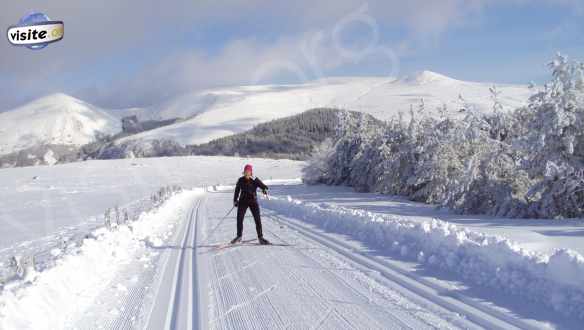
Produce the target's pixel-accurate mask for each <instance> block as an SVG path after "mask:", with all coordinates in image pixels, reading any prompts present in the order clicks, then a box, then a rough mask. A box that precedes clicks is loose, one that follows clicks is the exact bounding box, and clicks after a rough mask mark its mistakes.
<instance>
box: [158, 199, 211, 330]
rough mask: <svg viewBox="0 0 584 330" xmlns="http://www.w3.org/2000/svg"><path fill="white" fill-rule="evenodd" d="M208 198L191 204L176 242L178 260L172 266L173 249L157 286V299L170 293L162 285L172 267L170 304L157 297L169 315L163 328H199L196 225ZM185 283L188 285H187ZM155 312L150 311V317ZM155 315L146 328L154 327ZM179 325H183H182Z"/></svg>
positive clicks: (164, 317)
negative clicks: (164, 291)
mask: <svg viewBox="0 0 584 330" xmlns="http://www.w3.org/2000/svg"><path fill="white" fill-rule="evenodd" d="M204 198H205V196H204V195H203V196H199V197H197V199H196V200H195V203H194V205H192V206H191V207H190V209H189V211H188V212H187V216H186V217H185V219H184V222H185V223H186V224H185V225H183V226H181V227H180V228H181V229H180V230H181V231H180V232H181V234H179V235H178V237H177V238H176V239H175V242H177V241H178V239H179V238H180V243H179V246H178V247H177V248H178V255H177V256H176V261H175V262H174V263H173V264H170V263H169V262H171V260H172V259H173V256H172V250H171V251H170V253H169V254H168V259H167V260H166V262H165V266H164V267H163V268H164V269H163V270H162V272H161V282H160V283H158V285H159V287H158V289H157V293H156V296H155V297H158V296H159V294H160V293H161V290H167V288H163V287H162V286H161V285H163V284H164V274H165V273H166V272H167V271H168V267H173V268H174V272H173V277H172V284H171V286H170V287H169V288H168V290H169V291H170V297H169V299H168V301H167V302H163V301H159V299H162V298H158V299H157V301H156V302H155V304H156V303H158V304H165V303H166V304H167V305H168V307H167V308H166V312H164V314H163V315H162V317H163V320H164V321H163V324H164V326H163V328H164V329H186V328H189V329H193V328H194V329H198V328H199V324H198V320H199V318H198V316H199V315H200V313H199V308H198V305H199V299H198V298H199V295H198V283H197V282H198V277H197V269H196V267H197V266H196V263H197V260H196V253H195V252H196V251H195V250H196V244H195V242H196V237H197V233H198V230H197V226H198V222H199V211H200V207H201V205H202V204H203V200H204ZM185 281H186V283H185ZM153 308H154V306H153ZM152 313H153V310H152V309H151V311H150V314H152ZM151 318H152V315H150V316H149V317H148V322H147V325H146V326H147V327H149V328H152V327H155V326H153V325H152V324H150V323H151ZM179 323H180V324H179Z"/></svg>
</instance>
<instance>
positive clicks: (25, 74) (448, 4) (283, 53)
mask: <svg viewBox="0 0 584 330" xmlns="http://www.w3.org/2000/svg"><path fill="white" fill-rule="evenodd" d="M583 7H584V6H583V4H581V1H577V0H441V1H438V0H412V1H408V2H406V3H404V2H403V1H394V0H385V1H357V0H337V1H314V0H312V1H305V0H298V1H295V2H283V1H261V0H247V1H244V0H224V1H221V2H219V1H208V0H200V1H186V0H177V1H174V2H172V3H168V4H162V3H160V2H158V1H154V0H144V1H113V0H111V1H110V0H105V1H103V2H100V3H99V4H92V3H87V2H76V3H71V2H68V1H64V0H63V1H59V0H52V1H49V0H44V1H41V0H39V1H27V0H24V1H19V2H17V3H16V2H15V3H11V4H9V5H5V8H3V12H2V13H0V20H1V22H2V25H3V26H4V27H5V28H6V27H8V26H9V25H12V24H14V23H16V21H18V19H19V18H20V17H21V16H22V15H23V14H25V13H27V12H30V11H31V10H39V11H42V12H45V13H46V14H47V15H49V16H50V17H51V18H52V19H58V20H63V21H64V22H65V38H64V40H63V41H61V42H59V43H56V44H53V45H50V46H49V47H48V48H46V49H44V50H41V51H31V50H28V49H23V48H16V47H12V46H9V45H8V42H7V41H5V42H4V43H1V44H0V54H2V55H1V56H0V111H3V110H7V109H10V108H12V107H14V106H17V105H19V104H21V103H23V102H26V101H29V100H32V99H34V98H37V97H40V96H43V95H45V94H48V93H53V92H65V93H68V94H71V95H73V96H76V97H79V98H81V99H83V100H86V101H89V102H92V103H95V104H97V105H99V106H103V107H114V108H115V107H131V106H148V105H153V104H157V103H160V102H163V101H164V100H165V99H167V98H169V97H172V96H175V95H177V94H180V93H185V92H189V91H194V90H200V89H205V88H212V87H216V86H229V85H240V84H253V83H294V82H303V81H307V80H312V79H316V78H322V77H326V76H371V75H374V76H385V75H390V74H397V75H407V74H409V73H411V72H414V71H417V70H432V71H436V72H439V73H442V74H446V75H449V76H452V77H454V78H458V79H463V80H473V81H488V82H502V83H522V84H526V83H528V82H530V81H535V82H537V83H543V82H545V81H546V79H547V78H548V76H549V73H548V72H547V70H546V67H545V63H546V62H547V61H549V60H550V59H551V58H552V57H553V55H554V54H555V53H556V52H558V51H559V52H562V53H564V54H566V55H568V56H570V58H572V59H582V60H584V37H583V33H582V32H583V29H584V23H583V22H584V20H583V18H584V17H583V16H584V15H583V13H584V10H583ZM388 54H391V55H388Z"/></svg>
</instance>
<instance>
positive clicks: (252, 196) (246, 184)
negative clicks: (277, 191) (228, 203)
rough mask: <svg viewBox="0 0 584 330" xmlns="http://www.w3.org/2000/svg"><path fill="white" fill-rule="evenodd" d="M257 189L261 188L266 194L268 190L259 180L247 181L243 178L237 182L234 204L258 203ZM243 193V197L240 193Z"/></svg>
mask: <svg viewBox="0 0 584 330" xmlns="http://www.w3.org/2000/svg"><path fill="white" fill-rule="evenodd" d="M257 188H260V189H261V190H262V191H263V192H264V193H265V192H266V190H268V186H266V185H265V184H264V183H263V182H262V181H261V180H260V179H259V178H254V179H251V178H250V179H246V178H245V176H242V177H241V178H239V180H237V185H235V194H234V195H233V202H238V201H239V202H245V203H256V202H257V193H256V190H257ZM240 192H241V196H240V195H239V193H240Z"/></svg>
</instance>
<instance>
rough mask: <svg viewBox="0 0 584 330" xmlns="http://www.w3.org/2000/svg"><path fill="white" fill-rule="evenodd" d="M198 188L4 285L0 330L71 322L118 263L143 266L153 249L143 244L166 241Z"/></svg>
mask: <svg viewBox="0 0 584 330" xmlns="http://www.w3.org/2000/svg"><path fill="white" fill-rule="evenodd" d="M201 192H202V189H197V190H190V191H184V192H182V193H179V194H177V195H175V196H174V197H172V198H170V199H169V200H168V201H167V202H166V203H165V204H163V205H162V206H161V207H160V208H159V209H155V210H153V211H151V212H145V213H142V214H141V215H140V217H139V218H138V220H136V221H134V222H132V223H129V224H127V225H121V226H118V227H116V228H115V229H114V230H111V231H110V230H108V229H106V228H99V229H97V230H95V231H94V232H93V233H92V237H91V238H87V239H84V240H83V242H82V244H80V246H78V247H77V248H75V249H72V250H71V251H68V253H67V254H63V255H62V256H61V257H60V258H59V259H58V260H57V264H56V266H54V267H52V268H50V269H47V270H45V271H42V272H34V271H31V272H30V273H29V274H28V276H27V277H26V278H25V279H24V280H22V281H18V282H15V283H11V285H10V286H9V287H5V288H4V290H3V291H2V293H1V295H0V329H60V328H63V327H67V326H71V325H72V322H74V321H75V319H76V318H78V317H79V316H80V315H82V313H83V311H84V310H85V309H86V308H87V307H89V306H91V304H92V303H93V301H94V299H95V298H96V297H97V296H98V294H99V293H100V292H102V291H103V290H104V289H105V288H106V287H107V286H109V285H112V284H111V283H112V281H114V280H115V276H116V273H117V271H118V270H120V269H121V267H124V266H125V265H127V264H129V263H132V262H140V263H144V264H145V265H144V266H147V263H148V261H149V260H150V257H151V254H153V253H156V252H155V251H153V250H152V249H148V248H147V247H146V246H147V245H148V244H150V245H155V246H156V245H159V244H162V243H163V242H164V241H166V240H167V239H168V238H169V237H170V236H171V235H172V232H173V231H172V230H171V229H172V228H171V227H172V226H173V225H174V224H175V223H176V221H177V220H179V219H180V214H181V212H177V210H181V209H185V205H186V203H187V202H188V201H190V200H191V199H192V196H193V194H198V193H201ZM56 252H57V251H55V253H56ZM60 253H61V251H59V254H60Z"/></svg>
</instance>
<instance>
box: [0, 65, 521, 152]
mask: <svg viewBox="0 0 584 330" xmlns="http://www.w3.org/2000/svg"><path fill="white" fill-rule="evenodd" d="M491 86H493V84H490V83H477V82H467V81H461V80H456V79H453V78H450V77H447V76H444V75H441V74H438V73H434V72H431V71H421V72H417V73H414V74H412V75H410V76H407V77H402V78H399V79H396V78H391V77H335V78H323V79H320V80H316V81H311V82H307V83H303V84H290V85H258V86H236V87H226V88H214V89H207V90H203V91H195V92H192V93H187V94H184V95H181V96H178V97H176V98H173V99H171V100H169V101H167V102H165V103H162V104H159V105H154V106H151V107H148V108H131V109H120V110H108V109H101V108H98V107H96V106H93V105H91V104H88V103H86V102H83V101H81V100H78V99H75V98H73V97H71V96H67V95H65V94H53V95H49V96H46V97H43V98H41V99H38V100H36V101H33V102H31V103H28V104H25V105H23V106H21V107H19V108H16V109H13V110H11V111H8V112H4V113H0V155H1V154H7V153H10V152H14V151H19V150H23V149H26V148H29V147H31V146H35V145H38V144H62V145H82V144H85V143H88V142H91V141H92V140H93V139H94V136H95V134H96V133H97V132H102V133H114V134H115V133H117V132H119V131H120V130H121V127H120V118H122V117H123V116H127V115H136V116H138V117H139V118H140V120H165V119H173V118H182V119H184V120H181V121H179V122H177V123H175V124H172V125H168V126H163V127H160V128H157V129H153V130H149V131H145V132H142V133H139V134H135V135H131V136H128V137H125V138H122V139H119V140H118V142H119V143H126V142H130V141H139V140H157V139H163V138H166V139H171V140H174V141H177V142H179V143H181V144H184V145H187V144H202V143H206V142H209V141H211V140H214V139H216V138H220V137H224V136H229V135H232V134H236V133H241V132H244V131H246V130H249V129H250V128H252V127H253V126H255V125H257V124H260V123H263V122H266V121H270V120H273V119H278V118H283V117H288V116H292V115H296V114H299V113H301V112H304V111H306V110H308V109H312V108H318V107H329V108H331V107H332V108H344V109H349V110H355V111H360V112H365V113H368V114H371V115H373V116H375V117H376V118H378V119H381V120H387V119H390V118H392V117H394V116H396V115H397V114H398V113H399V112H403V113H404V114H405V116H406V117H407V115H408V112H409V109H410V108H411V107H412V106H413V107H414V108H418V107H419V105H420V104H421V103H422V100H423V104H424V107H425V111H426V112H427V113H428V114H429V115H432V116H433V115H438V111H437V109H438V108H439V107H442V106H443V105H446V106H447V108H448V110H449V113H450V115H451V116H457V115H460V114H459V110H460V109H461V108H462V107H465V108H468V107H473V108H476V109H478V110H480V111H490V109H491V107H492V104H493V101H492V99H491V95H490V92H489V88H490V87H491ZM496 86H497V89H498V90H499V91H500V92H501V95H500V102H501V104H502V105H503V106H504V107H505V108H507V109H512V108H516V107H519V106H521V105H524V104H525V102H526V100H527V98H528V96H529V95H530V91H529V89H528V88H527V87H526V86H520V85H501V84H496Z"/></svg>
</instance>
